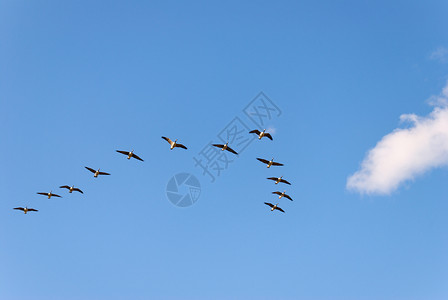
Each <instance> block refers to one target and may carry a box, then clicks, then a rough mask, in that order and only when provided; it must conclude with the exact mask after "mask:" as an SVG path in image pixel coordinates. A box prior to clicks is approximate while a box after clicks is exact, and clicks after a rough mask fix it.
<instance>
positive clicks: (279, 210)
mask: <svg viewBox="0 0 448 300" xmlns="http://www.w3.org/2000/svg"><path fill="white" fill-rule="evenodd" d="M275 209H278V210H279V211H281V212H285V211H284V210H283V209H281V208H280V207H278V206H277V207H276V208H275Z"/></svg>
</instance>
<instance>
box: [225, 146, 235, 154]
mask: <svg viewBox="0 0 448 300" xmlns="http://www.w3.org/2000/svg"><path fill="white" fill-rule="evenodd" d="M226 150H227V151H229V152H232V153H233V154H236V155H238V153H236V151H235V150H233V149H232V148H230V147H229V146H227V149H226Z"/></svg>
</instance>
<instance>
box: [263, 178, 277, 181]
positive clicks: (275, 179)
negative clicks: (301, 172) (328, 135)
mask: <svg viewBox="0 0 448 300" xmlns="http://www.w3.org/2000/svg"><path fill="white" fill-rule="evenodd" d="M266 179H269V180H274V181H277V179H278V178H277V177H268V178H266Z"/></svg>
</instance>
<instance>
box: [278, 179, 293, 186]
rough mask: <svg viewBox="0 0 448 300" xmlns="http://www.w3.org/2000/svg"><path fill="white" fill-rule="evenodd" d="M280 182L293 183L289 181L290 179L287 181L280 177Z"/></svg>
mask: <svg viewBox="0 0 448 300" xmlns="http://www.w3.org/2000/svg"><path fill="white" fill-rule="evenodd" d="M280 182H283V183H286V184H289V185H291V183H289V181H287V180H285V179H280Z"/></svg>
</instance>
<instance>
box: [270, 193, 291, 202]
mask: <svg viewBox="0 0 448 300" xmlns="http://www.w3.org/2000/svg"><path fill="white" fill-rule="evenodd" d="M272 194H277V195H278V199H281V198H283V197H285V198H286V199H289V200H291V201H293V200H292V198H291V197H290V196H289V195H287V194H286V191H283V192H279V191H276V192H272Z"/></svg>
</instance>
